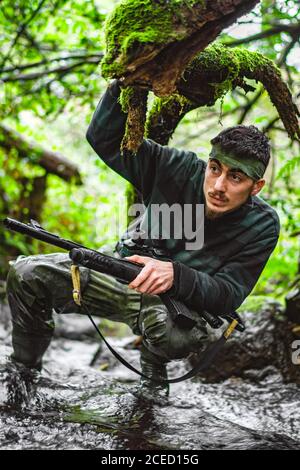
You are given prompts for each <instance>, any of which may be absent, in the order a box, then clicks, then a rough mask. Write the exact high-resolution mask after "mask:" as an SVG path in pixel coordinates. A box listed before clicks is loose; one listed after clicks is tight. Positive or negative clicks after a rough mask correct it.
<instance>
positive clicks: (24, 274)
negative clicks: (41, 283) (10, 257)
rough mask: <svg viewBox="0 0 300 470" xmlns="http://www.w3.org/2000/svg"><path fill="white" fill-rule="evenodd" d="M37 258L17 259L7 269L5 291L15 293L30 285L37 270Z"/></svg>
mask: <svg viewBox="0 0 300 470" xmlns="http://www.w3.org/2000/svg"><path fill="white" fill-rule="evenodd" d="M38 259H39V257H35V256H27V257H19V258H18V259H17V260H16V261H14V262H13V263H12V264H11V266H10V269H9V272H8V276H7V291H8V292H12V291H17V290H19V289H22V288H23V287H25V285H26V284H28V285H29V284H31V281H32V280H33V279H34V278H35V277H36V272H37V268H38V266H39V262H38Z"/></svg>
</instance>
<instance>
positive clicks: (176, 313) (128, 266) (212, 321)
mask: <svg viewBox="0 0 300 470" xmlns="http://www.w3.org/2000/svg"><path fill="white" fill-rule="evenodd" d="M3 223H4V225H5V227H6V228H8V229H9V230H12V231H14V232H18V233H21V234H24V235H27V236H29V237H31V238H35V239H37V240H40V241H43V242H46V243H49V244H51V245H54V246H57V247H59V248H62V249H64V250H67V251H69V256H70V258H71V260H72V261H73V263H75V265H82V266H85V267H87V268H90V269H93V270H95V271H97V272H100V273H103V274H108V275H111V276H114V277H115V278H116V279H118V280H119V281H120V282H123V283H125V284H129V283H130V282H131V281H133V279H135V278H136V276H137V275H138V274H139V273H140V272H141V270H142V269H143V265H141V264H138V263H133V262H131V261H128V260H124V259H117V258H113V257H112V256H108V255H104V254H102V253H100V252H98V251H95V250H91V249H89V248H86V247H85V246H83V245H80V244H79V243H76V242H73V241H70V240H65V239H63V238H60V237H59V236H58V235H55V234H53V233H51V232H47V231H46V230H45V229H43V227H41V226H40V225H39V223H38V222H36V221H34V220H31V221H30V224H24V223H22V222H19V221H18V220H14V219H10V218H6V219H5V220H4V221H3ZM159 297H160V298H161V300H162V302H163V303H164V304H165V306H166V307H167V309H168V312H169V315H170V316H171V318H172V319H173V321H174V322H176V323H177V324H179V325H180V326H181V327H182V328H186V329H191V328H193V326H194V325H195V323H196V321H195V319H194V317H193V315H192V313H191V312H190V310H189V309H188V308H187V306H186V305H185V304H184V303H182V302H180V301H179V300H177V299H175V298H174V297H172V296H171V295H169V294H168V293H164V294H160V295H159ZM82 307H83V309H84V311H85V313H86V314H87V316H88V317H89V319H90V320H91V322H92V324H93V325H94V327H95V329H96V330H97V332H98V334H99V336H100V337H101V338H102V340H103V341H104V343H105V344H106V346H107V347H108V349H109V350H110V351H111V353H112V354H113V355H114V356H115V357H116V358H117V359H118V360H119V361H120V362H121V363H122V364H123V365H124V366H126V367H127V368H128V369H130V370H132V371H133V372H135V373H136V374H138V375H139V376H141V377H144V378H146V379H148V380H152V381H154V382H157V383H163V384H170V383H178V382H182V381H183V380H187V379H190V378H192V377H194V376H195V375H196V374H198V373H199V372H201V371H203V370H205V369H207V368H208V367H209V365H210V364H211V363H212V362H213V360H214V359H215V357H216V356H217V354H218V353H219V351H220V350H221V348H222V347H223V346H224V344H225V343H226V341H227V340H228V338H229V337H230V336H231V334H232V332H233V331H234V330H235V329H237V330H239V331H244V330H245V326H244V324H243V322H242V320H241V319H240V317H239V316H238V314H237V313H236V312H233V313H231V314H230V315H222V316H223V317H224V318H225V319H226V320H227V321H228V322H229V323H230V325H229V327H228V328H227V330H226V331H225V332H224V333H223V334H222V336H221V337H220V338H219V339H218V340H217V341H215V342H214V343H212V344H211V345H209V347H208V348H207V349H206V350H205V351H204V353H203V354H202V361H201V362H199V364H198V365H197V366H196V367H194V368H193V369H192V370H191V371H189V372H187V373H186V374H184V375H183V376H181V377H177V378H174V379H169V380H167V379H166V380H164V379H161V380H160V379H153V378H150V377H148V376H147V375H145V374H143V373H142V372H140V371H138V370H137V369H135V367H133V366H132V365H131V364H129V363H128V362H127V361H126V360H125V359H124V358H123V357H122V356H120V354H118V353H117V352H116V351H115V350H114V349H113V348H112V347H111V346H110V344H109V343H108V342H107V340H106V339H105V337H104V336H103V334H102V333H101V331H100V330H99V328H98V327H97V325H96V323H95V322H94V320H93V318H92V317H91V315H90V313H89V312H88V310H87V309H86V307H85V305H84V304H82ZM201 316H202V317H203V318H204V319H205V320H206V321H207V323H209V325H210V326H211V327H212V328H219V327H221V326H222V325H223V320H221V318H220V317H219V316H214V315H211V314H210V313H208V312H206V311H203V312H201Z"/></svg>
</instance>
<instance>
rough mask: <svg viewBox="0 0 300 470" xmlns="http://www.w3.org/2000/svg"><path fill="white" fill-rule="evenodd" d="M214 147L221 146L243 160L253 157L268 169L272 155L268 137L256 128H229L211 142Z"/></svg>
mask: <svg viewBox="0 0 300 470" xmlns="http://www.w3.org/2000/svg"><path fill="white" fill-rule="evenodd" d="M211 144H212V145H220V147H221V148H222V149H223V150H229V151H230V152H232V153H233V154H234V155H235V156H236V157H238V158H240V159H241V160H242V158H243V156H244V157H251V158H254V159H256V160H259V161H260V162H262V163H263V164H264V165H265V168H267V166H268V163H269V160H270V157H271V153H270V143H269V139H268V137H267V136H266V135H265V134H263V133H262V132H261V131H260V130H259V129H257V127H255V126H235V127H229V128H228V129H225V130H224V131H222V132H220V134H218V135H217V136H216V137H215V138H214V139H212V140H211Z"/></svg>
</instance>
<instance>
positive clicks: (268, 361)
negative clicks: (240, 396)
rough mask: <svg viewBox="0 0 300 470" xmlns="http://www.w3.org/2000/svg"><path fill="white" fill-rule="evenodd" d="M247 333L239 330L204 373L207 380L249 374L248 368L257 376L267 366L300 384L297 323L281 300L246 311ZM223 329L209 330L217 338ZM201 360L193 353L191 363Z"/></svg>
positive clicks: (244, 315) (244, 317)
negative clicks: (295, 358)
mask: <svg viewBox="0 0 300 470" xmlns="http://www.w3.org/2000/svg"><path fill="white" fill-rule="evenodd" d="M242 317H243V319H244V320H245V323H246V331H245V332H244V333H238V332H236V333H235V334H234V335H233V336H232V338H231V339H229V341H228V342H227V344H226V345H225V347H224V348H223V350H222V351H221V353H220V354H219V355H218V357H217V359H216V361H215V364H214V365H212V366H211V367H210V368H209V370H208V371H206V372H205V373H203V374H202V375H201V376H202V377H203V378H205V379H206V380H207V381H208V382H215V381H224V380H225V379H227V378H229V377H231V376H237V377H246V376H247V373H248V372H247V371H249V369H250V370H251V371H252V372H251V373H252V377H253V379H254V376H255V371H256V374H257V379H258V378H259V377H260V375H261V374H262V373H264V372H263V371H264V370H265V369H266V368H268V367H274V368H275V369H276V370H277V371H280V373H281V374H282V376H283V378H284V380H285V381H286V382H294V383H297V384H300V366H299V365H295V364H293V361H292V353H293V349H292V344H293V342H294V341H295V340H297V339H298V340H299V335H298V333H297V329H295V325H294V324H293V323H291V322H290V321H289V320H288V319H287V318H286V317H285V316H284V314H283V309H282V307H281V305H280V304H278V303H275V302H270V303H267V304H265V305H264V307H263V308H262V309H260V311H258V312H255V313H253V312H244V314H243V315H242ZM220 335H221V331H217V332H215V331H210V336H211V339H212V338H216V337H218V336H220ZM197 361H199V357H198V356H197V355H194V356H192V358H191V363H192V364H193V365H195V364H196V363H197Z"/></svg>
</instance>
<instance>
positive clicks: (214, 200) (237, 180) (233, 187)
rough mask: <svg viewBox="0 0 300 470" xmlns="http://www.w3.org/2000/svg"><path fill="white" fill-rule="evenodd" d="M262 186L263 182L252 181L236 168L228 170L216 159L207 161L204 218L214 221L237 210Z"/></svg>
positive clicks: (261, 180)
mask: <svg viewBox="0 0 300 470" xmlns="http://www.w3.org/2000/svg"><path fill="white" fill-rule="evenodd" d="M237 165H238V164H237ZM264 184H265V180H263V179H260V180H259V181H254V180H253V179H252V178H249V176H247V175H246V174H245V173H243V172H242V170H240V169H239V168H238V167H237V168H229V167H228V166H226V165H224V164H223V163H221V162H220V161H219V160H217V159H211V160H209V161H208V164H207V168H206V172H205V180H204V196H205V215H206V217H208V218H210V219H214V218H217V217H221V216H222V215H224V214H226V213H227V212H231V211H233V210H235V209H237V208H238V207H240V206H241V205H243V204H244V203H245V202H246V201H247V199H248V198H249V196H250V195H252V196H254V195H255V194H257V193H258V192H259V191H260V190H261V189H262V187H263V186H264Z"/></svg>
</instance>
